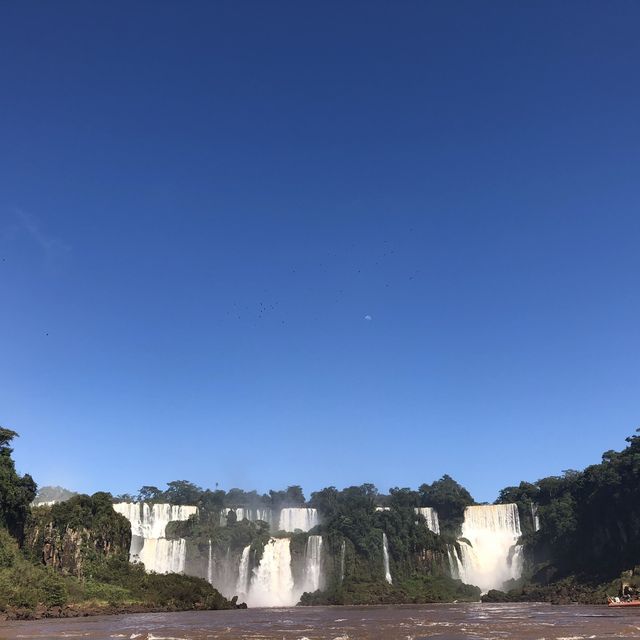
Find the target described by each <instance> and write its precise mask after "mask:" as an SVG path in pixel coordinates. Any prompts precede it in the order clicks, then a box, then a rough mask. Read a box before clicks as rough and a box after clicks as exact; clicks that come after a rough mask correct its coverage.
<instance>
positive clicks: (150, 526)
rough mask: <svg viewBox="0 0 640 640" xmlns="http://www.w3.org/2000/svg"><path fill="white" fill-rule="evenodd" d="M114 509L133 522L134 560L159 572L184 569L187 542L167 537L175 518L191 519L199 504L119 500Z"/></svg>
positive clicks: (131, 554)
mask: <svg viewBox="0 0 640 640" xmlns="http://www.w3.org/2000/svg"><path fill="white" fill-rule="evenodd" d="M113 509H114V511H115V512H116V513H119V514H121V515H123V516H124V517H125V518H126V519H127V520H129V522H130V523H131V546H130V548H129V560H130V561H131V562H142V563H143V564H144V566H145V569H146V570H147V571H155V572H156V573H170V572H182V571H184V567H185V561H186V542H185V541H184V540H167V539H165V537H164V536H165V529H166V527H167V525H168V524H169V523H170V522H172V521H176V520H188V519H189V518H190V517H191V516H194V515H196V514H197V513H198V507H192V506H184V505H174V504H152V505H149V504H147V503H146V502H118V503H116V504H114V505H113Z"/></svg>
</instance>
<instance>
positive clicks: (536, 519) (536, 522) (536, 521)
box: [531, 502, 540, 531]
mask: <svg viewBox="0 0 640 640" xmlns="http://www.w3.org/2000/svg"><path fill="white" fill-rule="evenodd" d="M531 519H532V521H533V530H534V531H540V516H539V515H538V505H537V504H535V503H534V502H532V503H531Z"/></svg>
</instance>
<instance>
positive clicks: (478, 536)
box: [458, 504, 522, 592]
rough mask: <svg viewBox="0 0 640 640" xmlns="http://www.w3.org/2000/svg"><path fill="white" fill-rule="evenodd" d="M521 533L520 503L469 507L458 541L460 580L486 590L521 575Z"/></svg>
mask: <svg viewBox="0 0 640 640" xmlns="http://www.w3.org/2000/svg"><path fill="white" fill-rule="evenodd" d="M520 535H521V531H520V518H519V516H518V507H517V505H515V504H495V505H485V506H477V507H467V508H466V509H465V511H464V522H463V524H462V536H461V539H460V540H459V541H458V542H459V544H460V551H461V554H462V558H461V560H462V567H461V569H462V570H461V572H460V578H461V580H462V581H463V582H466V583H467V584H474V585H477V586H478V587H480V589H481V590H482V591H483V592H486V591H488V590H489V589H500V588H502V586H503V584H504V582H505V581H506V580H510V579H515V578H519V577H520V574H521V573H522V554H521V553H520V552H519V551H518V549H517V542H518V538H519V537H520ZM467 541H468V543H467Z"/></svg>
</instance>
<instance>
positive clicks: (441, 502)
mask: <svg viewBox="0 0 640 640" xmlns="http://www.w3.org/2000/svg"><path fill="white" fill-rule="evenodd" d="M419 492H420V504H421V506H423V507H433V508H434V509H435V510H436V511H437V512H438V518H439V520H440V529H441V530H442V531H443V532H449V533H452V534H455V535H458V534H459V533H460V527H461V526H462V522H463V521H464V510H465V509H466V508H467V507H468V506H470V505H473V504H475V501H474V499H473V497H472V496H471V494H470V493H469V492H468V491H467V490H466V489H465V488H464V487H463V486H462V485H460V484H458V483H457V482H456V481H455V480H454V479H453V478H452V477H451V476H448V475H444V476H442V478H440V480H436V481H435V482H434V483H433V484H423V485H420V488H419Z"/></svg>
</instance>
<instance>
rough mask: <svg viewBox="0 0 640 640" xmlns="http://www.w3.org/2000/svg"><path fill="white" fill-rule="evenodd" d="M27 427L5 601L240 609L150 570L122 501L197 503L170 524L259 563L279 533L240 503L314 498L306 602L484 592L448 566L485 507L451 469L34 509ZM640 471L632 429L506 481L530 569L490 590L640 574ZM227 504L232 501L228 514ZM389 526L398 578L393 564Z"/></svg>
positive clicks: (6, 460) (584, 587)
mask: <svg viewBox="0 0 640 640" xmlns="http://www.w3.org/2000/svg"><path fill="white" fill-rule="evenodd" d="M16 435H17V434H16V433H15V432H13V431H10V430H8V429H0V593H1V594H2V595H1V597H0V609H3V610H11V609H16V610H17V609H20V610H24V611H34V610H36V609H38V607H40V608H42V607H49V608H51V607H64V606H65V605H69V604H71V605H80V604H81V603H86V602H93V603H95V604H96V605H100V606H111V607H118V606H125V605H126V606H136V605H138V606H146V607H150V608H152V607H158V608H161V607H165V608H170V607H174V608H198V607H210V608H219V607H227V606H233V604H232V603H229V602H228V601H226V600H225V599H224V598H222V596H220V594H219V593H218V592H217V591H215V590H214V589H213V588H211V586H210V585H209V584H208V583H207V582H206V581H204V580H202V579H200V578H191V577H186V576H176V575H170V576H157V575H153V574H145V573H144V571H143V569H142V567H140V566H135V565H131V564H129V562H128V560H127V552H128V547H129V541H130V535H131V534H130V527H129V523H128V522H127V521H126V519H125V518H123V517H122V516H120V515H118V514H116V513H115V512H114V511H113V508H112V506H111V505H112V503H113V502H114V501H120V500H139V501H146V502H170V503H172V504H183V505H186V504H189V505H196V506H198V507H199V514H198V516H197V517H195V518H192V519H190V520H188V521H185V522H175V523H171V524H170V525H169V527H168V529H167V535H168V536H169V537H172V536H175V537H184V538H186V539H187V540H188V542H189V544H190V545H195V546H199V548H200V549H201V552H202V553H203V554H204V553H206V551H207V547H208V544H209V540H211V541H212V543H213V544H214V545H218V546H219V547H220V548H224V549H231V550H233V551H234V552H236V553H238V552H240V551H241V550H242V549H243V548H244V547H246V546H247V545H251V546H252V557H253V561H254V562H258V561H259V558H260V556H261V553H262V550H263V547H264V544H265V543H266V541H267V540H268V538H269V536H270V535H274V534H271V533H270V532H269V524H268V523H266V522H260V521H258V522H249V521H248V520H240V521H239V520H238V519H237V516H236V513H235V512H234V511H233V509H234V508H238V507H244V508H270V509H272V510H273V511H274V512H277V511H278V510H279V509H280V508H283V507H301V506H309V507H314V508H316V509H317V510H318V512H319V514H320V522H321V524H319V525H318V526H317V527H316V528H315V529H313V530H312V531H311V532H307V533H301V532H298V533H295V534H293V535H291V534H288V535H291V538H292V542H291V551H292V556H293V557H294V558H296V557H300V556H301V554H303V553H304V548H305V544H306V540H307V537H308V536H309V535H312V534H320V535H322V536H323V538H324V541H325V559H324V561H323V562H324V567H323V569H324V571H323V573H324V575H325V578H326V580H325V588H324V589H323V591H322V592H316V593H314V594H305V595H304V596H303V598H302V602H303V603H305V604H320V603H331V604H341V603H344V604H347V603H376V602H380V603H382V602H434V601H436V602H437V601H451V600H454V599H455V600H465V599H470V600H476V599H477V598H478V596H479V591H478V590H477V588H476V587H473V586H469V585H464V584H462V583H461V582H460V581H459V580H452V579H451V578H450V577H449V570H448V560H447V550H448V548H449V549H450V548H451V547H450V545H455V544H456V537H457V536H459V534H460V526H461V523H462V521H463V517H464V510H465V508H466V507H467V506H469V505H473V504H475V502H474V499H473V497H472V496H471V494H470V493H469V492H468V491H467V490H466V489H465V488H464V487H462V486H461V485H460V484H458V483H457V482H456V481H455V480H454V479H453V478H451V477H450V476H446V475H445V476H443V477H442V478H440V479H439V480H436V481H435V482H433V483H432V484H423V485H421V486H420V487H419V488H418V489H417V490H414V489H410V488H399V487H396V488H392V489H390V490H389V493H388V494H381V493H379V492H378V490H377V489H376V487H374V486H373V485H371V484H363V485H360V486H354V487H347V488H345V489H342V490H338V489H336V488H335V487H327V488H325V489H323V490H321V491H317V492H315V493H313V494H311V496H310V499H309V500H308V501H307V500H306V499H305V496H304V494H303V492H302V489H301V487H299V486H297V485H292V486H290V487H288V488H287V489H285V490H282V491H269V492H268V493H267V494H263V495H259V494H258V493H257V492H256V491H244V490H241V489H231V490H229V491H223V490H220V489H217V488H216V489H215V490H210V489H202V488H200V487H198V486H197V485H195V484H193V483H191V482H189V481H186V480H176V481H173V482H170V483H168V485H167V488H166V489H165V490H160V489H159V488H157V487H151V486H145V487H142V488H141V489H140V491H139V492H138V494H137V495H135V496H131V495H125V496H117V497H116V498H112V496H111V495H110V494H107V493H97V494H94V495H93V496H91V497H89V496H75V495H74V496H73V497H71V498H70V499H69V500H67V501H66V502H63V503H60V504H56V505H54V506H53V507H35V508H30V506H29V505H30V503H31V501H32V500H33V498H34V496H35V495H36V485H35V482H34V481H33V479H32V478H31V477H30V476H29V475H24V476H20V475H19V474H18V473H17V471H16V469H15V465H14V462H13V459H12V457H11V453H12V450H11V448H10V446H9V445H10V443H11V441H12V440H13V439H14V438H15V437H16ZM639 480H640V436H639V435H633V436H631V437H629V438H627V446H626V448H625V449H623V450H622V451H619V452H616V451H607V452H606V453H605V454H603V456H602V461H601V462H600V463H598V464H594V465H591V466H589V467H587V468H586V469H584V470H583V471H573V470H571V471H565V472H563V474H562V475H560V476H551V477H547V478H542V479H540V480H538V481H536V482H521V483H520V484H519V485H518V486H514V487H506V488H505V489H503V490H502V491H501V492H500V494H499V496H498V499H497V501H496V502H498V503H506V502H515V503H516V504H517V505H518V508H519V512H520V521H521V527H522V532H523V536H522V539H521V543H522V544H524V546H525V558H526V564H525V574H524V575H523V578H522V580H520V581H519V582H518V583H517V584H512V585H510V586H511V587H512V589H511V591H509V593H502V592H493V593H492V594H491V596H490V597H491V598H493V599H494V600H507V599H523V598H524V599H553V597H554V594H556V595H557V594H558V593H562V594H564V595H563V597H566V598H568V599H576V598H582V599H584V600H587V599H588V598H590V597H591V598H595V597H596V596H594V595H593V594H598V595H597V598H600V599H601V597H602V593H604V590H605V588H608V587H607V586H606V585H607V583H608V581H611V580H613V579H614V578H618V577H619V576H620V573H621V572H623V571H627V572H632V573H633V571H634V570H636V572H638V569H637V565H638V564H639V559H640V483H639ZM381 507H382V509H380V508H381ZM416 507H433V508H434V509H436V511H437V512H438V515H439V520H440V529H441V534H440V535H436V534H434V533H432V532H431V531H429V529H428V528H427V527H426V525H425V522H424V519H423V518H422V516H421V515H417V514H416V513H415V511H414V509H415V508H416ZM223 509H232V510H231V511H230V512H229V513H228V514H226V515H224V512H223ZM221 514H223V516H222V518H221ZM536 517H537V518H538V520H539V525H540V526H539V528H538V530H535V527H534V523H535V519H536ZM383 533H384V534H386V537H387V540H388V547H389V556H390V557H389V561H390V565H391V573H392V575H393V578H394V579H393V584H392V585H390V584H387V583H386V582H385V580H384V575H383V571H382V566H383V562H382V535H383ZM275 535H276V536H277V535H283V534H282V533H280V534H278V533H276V534H275ZM629 576H630V577H629V580H631V581H632V582H633V581H635V580H637V578H636V577H634V576H633V575H632V574H629ZM550 594H551V595H550ZM576 594H578V595H576ZM597 598H596V599H597ZM597 601H600V600H597Z"/></svg>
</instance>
